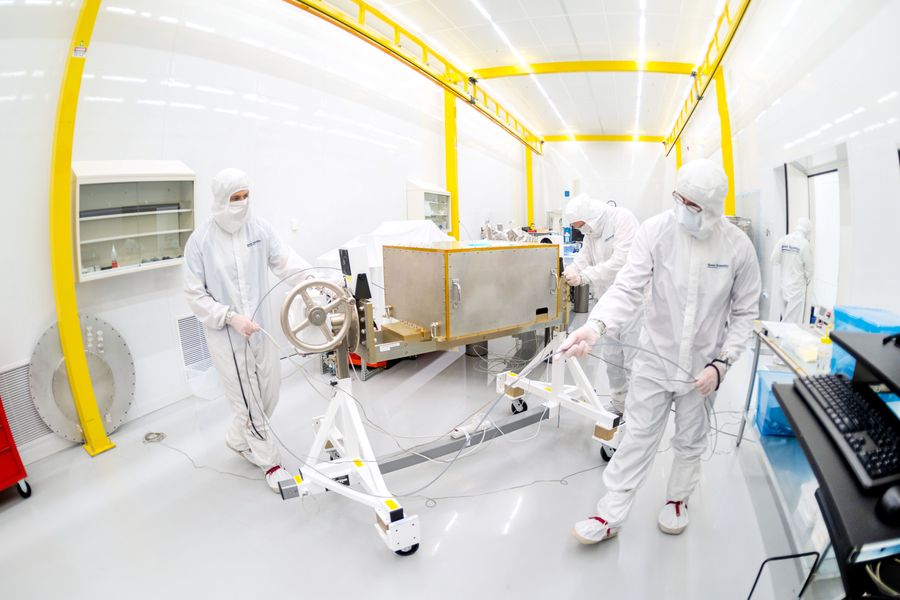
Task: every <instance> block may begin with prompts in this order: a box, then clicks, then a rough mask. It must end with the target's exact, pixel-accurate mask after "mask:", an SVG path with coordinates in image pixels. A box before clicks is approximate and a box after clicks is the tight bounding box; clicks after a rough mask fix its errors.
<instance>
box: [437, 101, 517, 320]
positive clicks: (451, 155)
mask: <svg viewBox="0 0 900 600" xmlns="http://www.w3.org/2000/svg"><path fill="white" fill-rule="evenodd" d="M526 149H529V146H526ZM444 185H445V186H446V188H447V191H448V192H450V235H451V236H452V237H454V238H456V239H457V240H458V239H459V154H458V152H457V147H456V95H454V94H453V93H452V92H450V90H447V89H445V90H444ZM448 310H449V309H448Z"/></svg>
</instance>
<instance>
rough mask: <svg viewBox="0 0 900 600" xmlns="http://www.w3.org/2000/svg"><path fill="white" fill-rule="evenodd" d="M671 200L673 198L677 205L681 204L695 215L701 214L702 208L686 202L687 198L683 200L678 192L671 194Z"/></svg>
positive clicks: (688, 201)
mask: <svg viewBox="0 0 900 600" xmlns="http://www.w3.org/2000/svg"><path fill="white" fill-rule="evenodd" d="M672 198H674V199H675V202H677V203H678V204H683V205H684V207H685V208H686V209H688V210H689V211H691V212H692V213H694V214H695V215H696V214H700V213H701V212H703V207H701V206H699V205H697V204H695V203H693V202H691V201H690V200H688V199H687V198H685V197H684V196H682V195H681V194H679V193H678V192H672Z"/></svg>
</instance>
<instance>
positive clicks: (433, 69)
mask: <svg viewBox="0 0 900 600" xmlns="http://www.w3.org/2000/svg"><path fill="white" fill-rule="evenodd" d="M283 1H284V2H287V3H288V4H290V5H291V6H295V7H297V8H300V9H302V10H305V11H306V12H308V13H310V14H313V15H315V16H317V17H319V18H321V19H324V20H325V21H328V22H329V23H332V24H334V25H337V26H338V27H340V28H341V29H344V30H345V31H348V32H350V33H352V34H353V35H355V36H357V37H358V38H360V39H362V40H364V41H366V42H368V43H370V44H372V45H373V46H375V47H376V48H378V49H379V50H382V51H384V52H386V53H387V54H389V55H390V56H393V57H394V58H396V59H398V60H400V61H401V62H403V63H405V64H406V65H408V66H410V67H412V68H413V69H415V70H416V71H418V72H419V73H421V74H423V75H425V76H426V77H428V78H429V79H431V80H432V81H434V82H435V83H437V84H439V85H441V86H443V87H444V88H445V89H447V90H449V91H450V92H452V93H453V94H455V95H456V96H457V97H459V98H461V99H462V100H464V101H465V102H467V103H468V104H470V105H471V106H472V107H474V108H475V109H476V110H478V111H479V112H480V113H481V114H483V115H484V116H486V117H487V118H489V119H490V120H491V121H493V122H494V123H495V124H497V125H499V126H500V127H501V128H502V129H504V130H505V131H506V132H507V133H509V134H510V135H512V136H513V137H515V138H516V139H517V140H519V141H520V142H522V143H523V144H525V145H526V146H528V147H530V148H531V149H532V150H534V151H535V152H537V153H538V154H540V153H541V144H542V140H541V137H540V136H539V135H537V134H535V133H534V132H532V131H531V130H529V129H528V127H526V126H525V124H524V123H522V122H521V121H520V120H519V119H517V118H516V117H514V116H513V115H511V114H510V112H509V110H507V109H506V108H505V107H504V106H502V105H501V104H500V103H499V102H497V100H496V98H493V97H492V96H491V95H490V94H488V93H486V92H485V91H484V90H483V89H482V88H481V87H479V86H478V85H477V84H476V82H474V81H471V80H470V79H469V75H468V74H467V73H465V72H464V71H462V70H461V69H460V68H459V67H456V66H454V65H453V64H452V63H451V62H450V61H449V60H447V59H446V58H444V57H443V56H442V55H441V54H440V53H439V52H437V51H436V50H434V49H433V48H431V47H430V46H428V44H426V43H425V42H424V41H422V40H421V39H420V38H419V37H418V36H417V35H415V34H414V33H412V32H411V31H409V30H408V29H406V28H405V27H403V26H402V25H400V24H399V23H397V22H396V21H394V20H393V19H391V18H390V17H389V16H387V15H386V14H384V13H383V12H381V11H380V10H378V9H377V8H375V7H374V6H372V5H371V4H369V3H367V2H365V1H364V0H283ZM393 85H394V83H393V82H392V81H390V80H385V81H384V86H385V87H386V88H389V87H391V86H393Z"/></svg>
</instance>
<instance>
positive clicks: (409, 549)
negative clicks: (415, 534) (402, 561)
mask: <svg viewBox="0 0 900 600" xmlns="http://www.w3.org/2000/svg"><path fill="white" fill-rule="evenodd" d="M418 549H419V545H418V544H413V545H412V546H407V547H406V548H404V549H402V550H396V551H395V552H394V554H396V555H398V556H412V555H413V554H415V553H416V551H417V550H418Z"/></svg>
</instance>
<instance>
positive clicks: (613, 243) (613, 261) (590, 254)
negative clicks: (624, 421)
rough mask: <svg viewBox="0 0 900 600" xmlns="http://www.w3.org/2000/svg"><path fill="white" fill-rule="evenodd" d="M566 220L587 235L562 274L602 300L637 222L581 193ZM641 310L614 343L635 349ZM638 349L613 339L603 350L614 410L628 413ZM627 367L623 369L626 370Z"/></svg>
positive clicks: (621, 210) (568, 207) (568, 208)
mask: <svg viewBox="0 0 900 600" xmlns="http://www.w3.org/2000/svg"><path fill="white" fill-rule="evenodd" d="M565 218H566V222H567V223H571V224H572V227H575V228H577V229H579V230H580V231H581V233H583V234H584V241H583V242H582V245H581V251H580V252H578V254H576V255H575V258H574V260H573V261H572V264H570V265H569V266H568V267H566V270H565V271H563V276H565V278H566V281H567V282H568V284H569V285H571V286H579V285H583V284H590V286H591V287H592V288H593V290H594V296H595V297H597V298H600V297H601V296H603V294H605V293H606V290H608V289H609V286H611V285H612V283H613V281H614V280H615V278H616V275H617V274H618V273H619V271H620V270H621V269H622V267H624V266H625V262H626V261H627V260H628V251H629V249H630V248H631V241H632V240H633V239H634V235H635V233H637V230H638V220H637V218H636V217H635V216H634V214H633V213H632V212H631V211H630V210H628V209H627V208H618V207H615V206H610V205H609V204H606V203H605V202H601V201H600V200H595V199H593V198H590V197H589V196H588V195H587V194H579V195H578V196H576V197H575V198H573V199H572V200H571V201H570V202H568V203H567V204H566V206H565ZM640 323H641V311H640V310H636V311H635V312H634V318H633V319H632V320H631V321H630V322H629V323H627V324H625V325H624V326H623V327H622V328H621V329H620V330H619V332H618V335H617V336H616V338H615V341H620V342H622V343H625V344H628V345H629V346H634V345H636V344H637V343H638V336H639V335H640V329H641V326H640ZM634 355H635V350H634V348H629V347H627V346H621V345H619V344H616V343H614V341H613V340H610V343H609V344H604V345H603V346H601V348H600V356H601V357H602V358H603V360H604V361H605V363H606V375H607V377H608V378H609V388H610V400H611V403H612V407H613V410H615V411H616V412H617V413H619V414H622V413H623V412H625V398H626V396H627V395H628V381H629V371H630V370H631V363H632V361H633V359H634ZM623 367H624V368H623Z"/></svg>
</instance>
